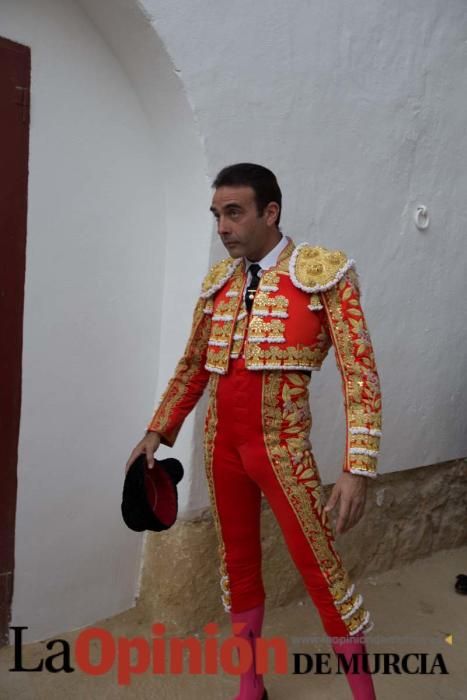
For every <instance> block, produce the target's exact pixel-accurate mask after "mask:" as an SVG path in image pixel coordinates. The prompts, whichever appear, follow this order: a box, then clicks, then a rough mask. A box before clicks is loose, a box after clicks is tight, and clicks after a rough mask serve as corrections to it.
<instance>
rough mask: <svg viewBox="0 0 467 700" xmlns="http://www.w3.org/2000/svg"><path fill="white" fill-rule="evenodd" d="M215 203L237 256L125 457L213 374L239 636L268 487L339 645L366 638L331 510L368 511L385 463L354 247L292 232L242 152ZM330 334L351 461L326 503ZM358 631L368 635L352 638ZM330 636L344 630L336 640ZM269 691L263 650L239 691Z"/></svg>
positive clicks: (258, 589) (217, 282)
mask: <svg viewBox="0 0 467 700" xmlns="http://www.w3.org/2000/svg"><path fill="white" fill-rule="evenodd" d="M213 187H214V188H215V191H214V196H213V199H212V206H211V211H212V213H213V215H214V217H215V219H216V221H217V230H218V234H219V236H220V237H221V239H222V243H223V244H224V246H225V247H226V248H227V250H228V252H229V257H228V258H225V259H224V260H222V261H220V262H219V263H217V264H216V265H214V266H213V267H212V268H211V270H210V271H209V273H208V274H207V275H206V277H205V279H204V282H203V284H202V289H201V293H200V296H199V299H198V302H197V304H196V308H195V311H194V317H193V325H192V329H191V334H190V338H189V340H188V343H187V346H186V349H185V352H184V355H183V357H182V358H181V360H180V361H179V363H178V365H177V367H176V370H175V373H174V375H173V377H172V379H171V380H170V382H169V384H168V387H167V389H166V391H165V392H164V394H163V396H162V398H161V401H160V404H159V406H158V407H157V409H156V410H155V412H154V415H153V417H152V419H151V421H150V423H149V425H148V426H147V427H148V430H147V433H146V435H145V437H144V438H143V439H142V440H141V441H140V442H139V443H138V445H137V446H136V447H135V449H134V450H133V452H132V454H131V455H130V458H129V460H128V463H127V468H128V466H129V465H130V464H131V463H132V462H133V460H134V459H135V458H136V457H137V456H138V455H139V454H141V453H143V452H144V453H146V457H147V461H148V464H149V466H150V467H151V468H152V467H153V466H154V452H155V451H156V450H157V448H158V446H159V444H160V443H161V442H162V444H164V445H169V446H172V445H173V444H174V442H175V440H176V437H177V434H178V432H179V430H180V428H181V426H182V423H183V421H184V419H185V417H186V416H187V415H188V413H189V412H190V411H191V409H192V408H193V407H194V405H195V404H196V402H197V401H198V399H199V398H200V396H201V395H202V393H203V391H204V389H205V387H206V385H208V388H209V403H208V409H207V413H206V420H205V439H204V444H205V466H206V475H207V482H208V486H209V492H210V498H211V504H212V510H213V515H214V521H215V525H216V529H217V534H218V538H219V555H220V571H221V588H222V601H223V603H224V608H225V609H226V610H227V611H229V612H230V614H231V620H232V623H234V622H242V623H245V625H244V628H243V630H242V631H241V632H240V635H241V636H244V637H245V638H248V639H249V640H250V643H252V644H253V642H254V639H255V638H256V637H258V636H259V635H260V633H261V627H262V622H263V616H264V601H265V591H264V588H263V582H262V577H261V541H260V508H261V494H262V493H264V495H265V497H266V498H267V500H268V502H269V504H270V506H271V508H272V510H273V512H274V514H275V516H276V518H277V520H278V522H279V524H280V527H281V529H282V532H283V534H284V538H285V541H286V544H287V546H288V549H289V552H290V554H291V556H292V558H293V560H294V562H295V564H296V566H297V568H298V569H299V571H300V573H301V574H302V577H303V580H304V583H305V586H306V588H307V590H308V592H309V594H310V596H311V598H312V600H313V602H314V603H315V605H316V607H317V609H318V612H319V614H320V617H321V620H322V624H323V627H324V629H325V631H326V633H327V634H328V635H329V636H330V637H332V638H333V642H332V647H333V649H334V651H335V652H336V653H338V652H340V653H343V654H345V655H346V656H347V657H348V656H349V655H350V654H351V653H364V652H365V651H366V647H365V640H364V637H363V633H364V632H366V631H369V629H371V628H372V626H373V623H372V622H371V621H370V617H369V613H368V611H366V610H365V608H364V607H363V605H362V596H361V595H359V594H357V592H356V591H355V586H354V585H353V584H351V582H350V580H349V576H348V573H347V571H346V569H345V567H344V565H343V563H342V560H341V558H340V555H339V553H338V551H337V550H336V548H335V542H334V536H333V532H332V529H331V527H330V524H329V521H328V515H327V513H328V511H329V510H331V509H332V508H334V506H336V504H337V503H339V514H338V519H337V525H336V530H337V533H341V532H346V531H347V530H349V529H350V528H351V527H353V526H354V525H355V524H356V523H357V522H358V521H359V519H360V518H361V516H362V514H363V510H364V506H365V498H366V487H367V478H368V477H375V476H376V460H377V455H378V445H379V439H380V436H381V392H380V386H379V378H378V373H377V370H376V366H375V359H374V353H373V349H372V345H371V340H370V336H369V334H368V330H367V327H366V322H365V319H364V315H363V311H362V309H361V306H360V296H359V286H358V278H357V275H356V272H355V269H354V261H353V260H351V259H348V258H347V256H346V255H345V253H343V252H342V251H338V250H334V251H331V250H327V249H326V248H322V247H319V246H312V245H310V244H308V243H302V244H300V245H298V246H296V245H295V243H294V242H293V241H292V239H291V238H289V237H287V236H283V235H282V233H281V231H280V228H279V222H280V215H281V204H282V196H281V191H280V188H279V185H278V184H277V180H276V178H275V176H274V174H273V173H272V172H271V171H270V170H268V169H267V168H264V167H263V166H260V165H255V164H252V163H239V164H236V165H232V166H229V167H227V168H224V169H223V170H221V172H220V173H219V174H218V175H217V177H216V179H215V181H214V183H213ZM331 345H333V346H334V350H335V354H336V360H337V365H338V367H339V370H340V372H341V376H342V383H343V393H344V404H345V415H346V447H345V459H344V467H343V472H342V474H341V475H340V477H339V479H338V480H337V482H336V484H335V485H334V487H333V490H332V493H331V496H330V499H329V501H328V503H327V504H326V506H325V507H323V504H322V502H321V493H322V492H321V480H320V475H319V472H318V469H317V465H316V462H315V459H314V456H313V453H312V450H311V444H310V441H309V432H310V427H311V413H310V408H309V396H308V384H309V382H310V377H311V372H312V371H313V370H319V369H320V367H321V365H322V362H323V361H324V358H325V357H326V355H327V353H328V350H329V348H330V346H331ZM356 635H359V638H358V639H357V637H356ZM335 638H340V639H339V640H336V639H335ZM347 678H348V680H349V683H350V686H351V688H352V692H353V693H354V697H355V698H359V700H363V699H365V700H367V699H368V698H374V697H375V695H374V689H373V684H372V679H371V676H370V675H369V674H365V673H363V672H362V673H360V674H352V672H349V673H348V674H347ZM264 698H267V691H266V690H265V689H264V684H263V679H262V676H261V675H258V674H256V671H255V668H254V663H253V664H252V667H251V668H250V669H249V670H248V671H247V672H246V673H244V674H242V676H241V682H240V691H239V694H238V695H237V696H236V698H235V700H260V699H264Z"/></svg>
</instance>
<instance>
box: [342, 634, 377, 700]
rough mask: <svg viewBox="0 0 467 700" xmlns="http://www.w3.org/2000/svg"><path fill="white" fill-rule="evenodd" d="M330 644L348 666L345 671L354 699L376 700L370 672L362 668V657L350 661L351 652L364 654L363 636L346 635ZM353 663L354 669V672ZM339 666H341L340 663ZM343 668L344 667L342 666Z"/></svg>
mask: <svg viewBox="0 0 467 700" xmlns="http://www.w3.org/2000/svg"><path fill="white" fill-rule="evenodd" d="M331 646H332V648H333V650H334V652H335V653H336V654H338V653H339V654H342V655H343V656H344V657H345V659H346V660H347V662H348V664H351V665H350V668H349V670H348V671H346V676H347V681H348V683H349V685H350V688H351V690H352V694H353V697H354V700H376V695H375V689H374V686H373V679H372V677H371V674H370V673H368V672H367V671H364V670H363V668H362V659H361V658H360V657H358V658H356V659H355V662H353V661H352V654H366V653H367V651H366V644H365V637H364V636H363V635H362V634H360V636H358V634H357V635H356V638H355V639H352V637H347V638H346V639H344V640H342V641H337V640H336V641H334V642H332V643H331ZM354 663H355V665H356V671H355V672H354ZM341 668H343V666H342V664H341ZM344 668H345V667H344Z"/></svg>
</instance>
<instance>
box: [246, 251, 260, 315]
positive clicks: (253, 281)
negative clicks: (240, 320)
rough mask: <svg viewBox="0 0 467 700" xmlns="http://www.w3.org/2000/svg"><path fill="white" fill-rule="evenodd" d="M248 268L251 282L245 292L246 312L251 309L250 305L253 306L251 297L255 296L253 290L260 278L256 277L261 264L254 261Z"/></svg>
mask: <svg viewBox="0 0 467 700" xmlns="http://www.w3.org/2000/svg"><path fill="white" fill-rule="evenodd" d="M249 270H250V272H251V282H250V284H249V285H248V287H247V290H246V292H245V304H246V308H247V311H248V312H250V311H251V307H252V306H253V297H254V296H255V291H256V289H257V287H258V284H259V280H260V278H259V277H258V272H259V271H260V270H261V265H258V263H254V264H253V265H250V267H249Z"/></svg>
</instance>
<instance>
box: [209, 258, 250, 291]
mask: <svg viewBox="0 0 467 700" xmlns="http://www.w3.org/2000/svg"><path fill="white" fill-rule="evenodd" d="M241 262H242V258H235V259H232V258H224V259H223V260H220V261H219V262H218V263H215V264H214V265H213V266H212V267H211V269H210V270H209V272H208V273H207V275H206V277H205V278H204V280H203V283H202V285H201V294H200V296H201V297H203V298H204V299H208V298H209V297H210V296H212V295H213V294H214V292H217V290H218V289H220V288H221V287H223V286H224V284H225V283H226V282H227V280H228V279H230V277H232V275H233V273H234V272H235V269H236V268H237V266H238V265H239V264H240V263H241Z"/></svg>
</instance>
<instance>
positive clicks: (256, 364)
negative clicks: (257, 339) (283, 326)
mask: <svg viewBox="0 0 467 700" xmlns="http://www.w3.org/2000/svg"><path fill="white" fill-rule="evenodd" d="M324 356H325V353H323V348H322V347H321V346H316V347H314V348H312V347H309V346H302V347H285V348H281V347H278V346H275V345H272V346H271V347H268V348H263V347H261V346H260V345H258V344H256V343H247V344H246V345H245V365H246V367H247V368H248V369H257V368H264V369H267V368H268V367H269V368H270V369H281V368H284V369H286V368H287V367H290V368H291V369H300V368H302V367H303V369H309V370H313V369H319V368H320V366H321V364H322V361H323V358H324Z"/></svg>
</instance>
